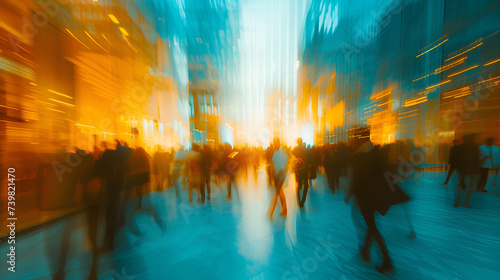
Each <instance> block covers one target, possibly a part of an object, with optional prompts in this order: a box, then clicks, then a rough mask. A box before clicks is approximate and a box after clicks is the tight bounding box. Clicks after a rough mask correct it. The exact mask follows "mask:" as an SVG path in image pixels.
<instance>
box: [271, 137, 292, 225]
mask: <svg viewBox="0 0 500 280" xmlns="http://www.w3.org/2000/svg"><path fill="white" fill-rule="evenodd" d="M270 163H271V172H270V174H271V175H272V176H273V177H274V186H275V188H276V193H275V195H274V197H273V199H272V200H271V204H269V209H268V215H269V217H270V218H272V217H273V215H274V210H275V209H276V204H277V203H278V198H279V200H280V202H281V213H280V215H281V216H286V215H287V207H286V199H285V193H284V192H283V183H284V182H285V179H286V173H287V166H288V154H287V152H286V151H285V149H284V148H283V147H282V146H281V145H280V139H279V137H274V139H273V151H272V155H271V162H270Z"/></svg>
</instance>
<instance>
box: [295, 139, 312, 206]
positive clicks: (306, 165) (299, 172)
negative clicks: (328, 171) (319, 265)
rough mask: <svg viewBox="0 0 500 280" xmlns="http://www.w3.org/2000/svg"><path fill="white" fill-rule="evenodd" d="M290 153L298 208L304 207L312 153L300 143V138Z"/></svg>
mask: <svg viewBox="0 0 500 280" xmlns="http://www.w3.org/2000/svg"><path fill="white" fill-rule="evenodd" d="M292 154H293V155H294V156H295V166H294V172H295V179H296V180H297V203H298V204H299V207H300V208H303V207H304V203H305V202H306V198H307V192H308V191H309V181H308V179H309V169H310V167H311V161H312V155H311V151H310V150H309V149H307V148H306V147H305V146H304V144H302V138H298V139H297V147H295V148H294V149H293V152H292ZM301 189H304V191H303V193H302V199H301V198H300V190H301Z"/></svg>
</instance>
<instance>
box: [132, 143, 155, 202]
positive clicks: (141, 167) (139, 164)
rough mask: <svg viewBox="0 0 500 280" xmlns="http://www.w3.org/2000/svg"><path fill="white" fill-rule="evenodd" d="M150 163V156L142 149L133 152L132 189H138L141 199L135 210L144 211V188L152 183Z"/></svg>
mask: <svg viewBox="0 0 500 280" xmlns="http://www.w3.org/2000/svg"><path fill="white" fill-rule="evenodd" d="M150 161H151V158H150V156H149V154H148V153H147V152H146V150H144V149H143V148H142V147H139V148H137V149H135V150H134V151H133V152H132V170H131V181H132V187H134V186H135V187H136V191H137V196H138V197H139V203H138V204H137V206H136V208H135V210H140V209H142V193H143V188H144V187H145V186H148V184H149V182H150V181H151V179H150V173H151V164H150Z"/></svg>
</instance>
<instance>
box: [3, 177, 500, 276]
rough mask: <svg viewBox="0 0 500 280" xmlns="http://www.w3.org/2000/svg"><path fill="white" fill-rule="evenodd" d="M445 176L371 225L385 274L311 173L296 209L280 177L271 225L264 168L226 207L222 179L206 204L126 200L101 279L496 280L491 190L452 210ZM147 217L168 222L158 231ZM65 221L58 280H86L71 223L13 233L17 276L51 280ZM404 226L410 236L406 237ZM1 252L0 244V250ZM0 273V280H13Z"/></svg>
mask: <svg viewBox="0 0 500 280" xmlns="http://www.w3.org/2000/svg"><path fill="white" fill-rule="evenodd" d="M417 177H419V176H417ZM443 178H444V173H443V172H427V173H424V174H421V176H420V178H417V179H414V178H413V179H407V180H406V181H405V182H404V183H402V187H403V188H404V189H405V191H406V192H407V193H408V194H409V195H410V196H411V198H412V200H411V201H410V202H408V203H406V204H403V205H397V206H394V207H392V208H391V209H390V211H389V212H388V213H387V215H386V216H384V217H382V216H378V217H377V223H378V225H379V229H380V231H381V233H382V235H383V236H384V238H385V241H386V243H387V246H388V248H389V253H390V255H391V257H392V260H393V264H394V268H395V270H394V272H393V273H390V274H388V275H387V276H384V275H382V274H379V273H378V272H377V271H376V270H375V268H374V267H375V265H379V264H380V262H381V256H380V251H379V249H378V247H377V246H372V254H371V261H372V264H366V263H364V262H363V261H362V259H361V258H360V257H359V255H358V248H359V243H360V242H361V241H360V240H362V238H363V235H364V230H365V227H364V222H363V219H362V217H361V215H360V213H359V212H358V210H356V208H355V207H353V206H352V205H346V204H344V202H343V198H344V193H342V192H339V193H336V194H332V193H331V192H330V191H329V189H328V188H326V187H325V182H324V181H323V178H322V177H319V178H318V179H316V180H315V181H314V183H313V190H312V191H310V192H309V194H310V196H309V197H308V200H307V202H306V204H305V207H304V209H302V210H299V209H298V207H297V206H296V202H295V193H294V183H293V182H292V180H289V182H288V187H287V188H286V198H287V202H288V216H287V217H285V218H284V217H281V216H279V215H278V213H279V209H277V211H276V214H275V217H274V218H273V219H269V217H268V216H266V211H267V207H268V203H269V201H270V194H271V193H270V192H269V191H268V190H267V187H266V186H265V184H266V183H265V180H264V179H265V176H264V173H263V171H261V172H259V174H258V176H257V179H254V178H253V177H252V176H251V177H250V178H249V179H248V180H247V181H245V180H243V179H240V180H239V181H238V182H237V183H238V185H239V192H238V193H235V194H233V199H232V200H231V201H227V199H226V190H225V188H221V187H220V186H222V185H223V182H220V184H219V185H220V186H219V187H217V186H214V187H213V190H212V199H211V201H210V202H209V203H206V204H204V205H201V204H200V203H197V202H196V199H195V202H194V203H192V204H189V203H187V201H188V198H187V192H186V191H184V192H182V193H181V194H182V195H181V198H180V199H177V198H176V196H175V191H174V190H173V189H167V190H166V191H164V192H153V193H150V194H148V195H146V196H145V198H144V199H145V200H144V204H143V210H140V211H135V210H134V207H135V203H131V205H130V209H129V217H130V218H129V220H128V221H127V224H126V226H125V227H124V228H122V229H121V231H120V232H119V233H118V237H117V241H116V244H117V247H116V248H115V251H114V252H112V253H108V254H103V255H101V256H100V258H99V279H118V280H122V279H129V280H131V279H386V277H389V278H391V279H500V269H499V267H500V250H499V248H500V235H499V234H498V229H499V228H500V211H498V205H500V190H499V189H500V188H498V187H497V188H493V187H488V188H487V190H489V192H488V193H474V194H473V197H472V202H471V204H472V206H473V208H472V209H468V208H462V207H461V208H453V207H452V204H453V198H454V190H453V187H452V186H453V185H454V183H455V182H451V183H450V184H449V186H444V185H442V184H441V183H442V181H443ZM341 184H342V185H343V187H346V186H347V184H348V182H347V180H346V179H344V180H343V181H342V182H341ZM214 185H215V182H214ZM488 185H491V182H490V183H489V184H488ZM405 207H406V210H408V211H407V212H408V213H409V215H405V211H404V208H405ZM278 208H279V206H278ZM152 214H154V215H152ZM154 217H159V218H160V219H166V222H167V230H166V231H165V232H164V233H162V231H161V229H160V227H159V226H158V224H159V220H158V219H155V218H154ZM408 217H409V218H410V221H409V220H408ZM68 224H70V225H72V226H73V228H74V229H73V231H72V234H71V248H70V250H69V254H68V261H67V264H66V279H86V278H87V277H88V272H89V270H90V264H91V256H90V243H89V242H88V240H86V233H85V232H86V229H85V224H86V223H85V217H84V216H83V215H80V216H78V217H77V218H75V219H74V220H72V221H66V222H64V223H58V224H56V225H52V226H50V227H46V228H43V229H41V230H38V231H36V232H33V233H30V234H27V235H25V236H21V237H19V238H18V239H17V257H18V259H17V270H18V272H17V273H16V279H52V275H53V274H54V271H56V270H57V265H56V263H57V261H56V260H57V258H58V257H59V248H60V243H61V242H60V236H61V234H62V231H63V230H64V228H65V226H67V225H68ZM410 224H412V225H413V226H414V228H415V231H416V238H410V236H409V234H410V227H409V225H410ZM82 240H83V241H82ZM82 244H83V246H84V248H83V249H84V250H83V251H82V248H81V247H82ZM7 246H8V245H7V244H6V243H4V244H1V246H0V247H1V249H2V252H5V251H6V249H7V248H6V247H7ZM2 265H4V264H2ZM5 271H6V269H2V270H1V272H0V278H1V279H10V278H9V277H11V275H12V274H6V272H5Z"/></svg>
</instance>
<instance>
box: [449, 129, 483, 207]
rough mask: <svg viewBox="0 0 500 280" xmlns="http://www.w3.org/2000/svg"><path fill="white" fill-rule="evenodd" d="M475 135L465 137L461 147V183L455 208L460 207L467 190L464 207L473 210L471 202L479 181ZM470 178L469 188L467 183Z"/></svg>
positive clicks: (459, 168)
mask: <svg viewBox="0 0 500 280" xmlns="http://www.w3.org/2000/svg"><path fill="white" fill-rule="evenodd" d="M475 137H476V136H475V134H471V135H466V136H464V137H463V140H464V143H463V144H461V145H460V147H459V155H460V162H459V165H458V171H459V178H460V183H458V185H457V190H456V198H455V203H454V204H453V207H459V206H460V202H461V196H462V192H463V191H464V190H465V189H467V193H466V195H465V201H464V204H463V205H464V207H467V208H472V207H471V206H470V200H471V197H472V192H473V190H474V189H475V188H476V185H477V182H478V179H479V147H478V146H477V145H476V143H475ZM467 177H468V178H469V187H468V188H467V184H466V183H465V181H466V178H467Z"/></svg>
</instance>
